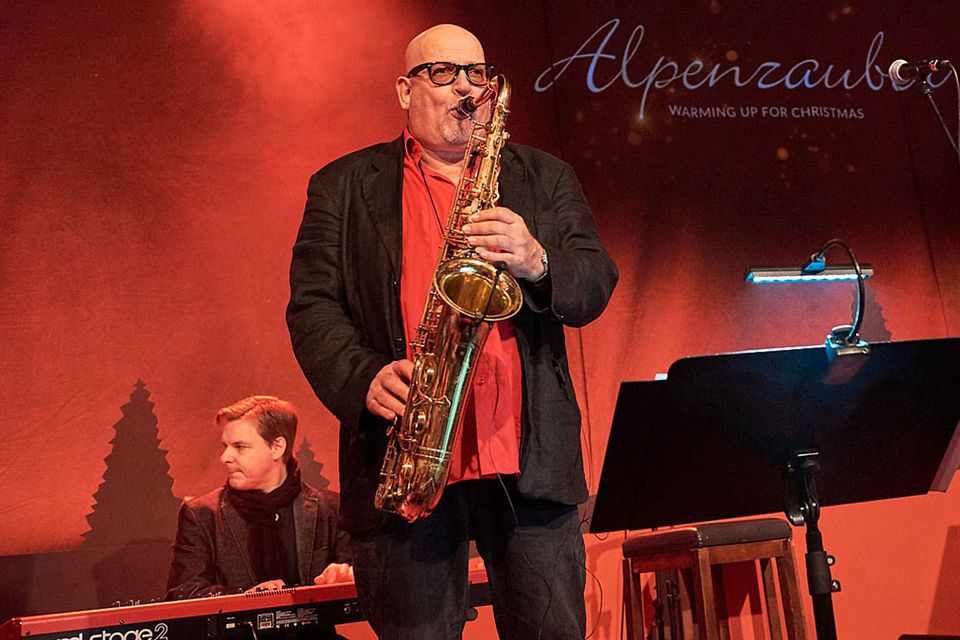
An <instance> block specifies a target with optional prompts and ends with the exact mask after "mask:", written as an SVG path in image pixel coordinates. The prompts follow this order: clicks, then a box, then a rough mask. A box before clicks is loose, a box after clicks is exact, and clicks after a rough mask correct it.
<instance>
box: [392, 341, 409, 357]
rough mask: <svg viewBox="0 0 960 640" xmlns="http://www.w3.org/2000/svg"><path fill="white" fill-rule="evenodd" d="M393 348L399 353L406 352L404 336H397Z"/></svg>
mask: <svg viewBox="0 0 960 640" xmlns="http://www.w3.org/2000/svg"><path fill="white" fill-rule="evenodd" d="M393 350H394V351H396V352H397V353H401V354H402V353H405V352H406V350H407V346H406V345H405V344H404V343H403V338H397V339H396V340H394V341H393Z"/></svg>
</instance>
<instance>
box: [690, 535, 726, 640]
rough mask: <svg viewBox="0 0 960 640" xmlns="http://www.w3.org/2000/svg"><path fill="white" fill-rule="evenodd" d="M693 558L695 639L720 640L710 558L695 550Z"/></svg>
mask: <svg viewBox="0 0 960 640" xmlns="http://www.w3.org/2000/svg"><path fill="white" fill-rule="evenodd" d="M694 558H695V562H694V563H693V567H692V570H691V573H693V594H694V610H695V611H696V612H697V616H698V618H699V619H698V621H697V637H698V638H699V640H720V631H719V628H718V627H719V625H718V624H717V607H716V599H715V596H714V593H713V571H711V568H710V557H709V555H707V554H706V553H701V552H700V550H697V551H695V552H694Z"/></svg>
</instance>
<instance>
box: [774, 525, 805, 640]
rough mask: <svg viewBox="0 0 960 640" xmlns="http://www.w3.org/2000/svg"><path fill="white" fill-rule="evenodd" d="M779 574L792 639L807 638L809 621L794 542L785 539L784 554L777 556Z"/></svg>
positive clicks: (785, 615) (788, 632)
mask: <svg viewBox="0 0 960 640" xmlns="http://www.w3.org/2000/svg"><path fill="white" fill-rule="evenodd" d="M777 575H778V576H779V578H780V597H781V598H783V618H784V621H785V622H786V623H787V637H788V638H789V639H790V640H807V622H806V620H805V619H804V617H803V605H802V604H801V603H800V593H799V586H798V584H797V568H796V566H794V564H793V543H792V542H790V541H789V540H784V541H783V555H782V556H780V557H778V558H777Z"/></svg>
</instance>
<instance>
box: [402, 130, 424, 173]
mask: <svg viewBox="0 0 960 640" xmlns="http://www.w3.org/2000/svg"><path fill="white" fill-rule="evenodd" d="M403 153H404V156H405V157H406V158H407V159H408V160H410V161H412V162H413V163H414V164H418V163H419V162H420V160H421V159H422V158H423V145H421V144H420V142H419V141H418V140H417V139H416V138H414V137H413V134H411V133H410V129H409V128H408V127H404V129H403Z"/></svg>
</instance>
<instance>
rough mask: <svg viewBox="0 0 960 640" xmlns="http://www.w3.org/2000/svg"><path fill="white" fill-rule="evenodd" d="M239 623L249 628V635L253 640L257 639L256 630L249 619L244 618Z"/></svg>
mask: <svg viewBox="0 0 960 640" xmlns="http://www.w3.org/2000/svg"><path fill="white" fill-rule="evenodd" d="M240 624H242V625H243V626H245V627H247V628H249V629H250V635H251V636H253V640H258V638H257V630H256V629H254V628H253V623H252V622H250V621H249V620H244V621H243V622H241V623H240Z"/></svg>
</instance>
